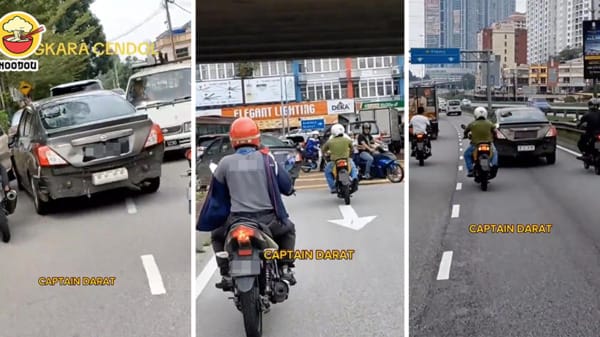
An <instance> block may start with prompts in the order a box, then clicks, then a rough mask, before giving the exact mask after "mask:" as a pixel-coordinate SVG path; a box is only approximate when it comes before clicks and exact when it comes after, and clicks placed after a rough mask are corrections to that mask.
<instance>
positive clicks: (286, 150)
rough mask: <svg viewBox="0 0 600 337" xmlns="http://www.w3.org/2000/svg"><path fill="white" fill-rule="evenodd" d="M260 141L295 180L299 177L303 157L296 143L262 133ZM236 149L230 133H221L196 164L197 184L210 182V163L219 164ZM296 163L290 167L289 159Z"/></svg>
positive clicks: (205, 184)
mask: <svg viewBox="0 0 600 337" xmlns="http://www.w3.org/2000/svg"><path fill="white" fill-rule="evenodd" d="M260 142H261V144H262V145H263V146H265V147H268V148H269V149H270V150H271V153H272V154H273V156H274V157H275V160H276V161H277V162H278V163H280V164H281V165H283V166H284V167H286V168H287V169H288V172H290V175H291V176H292V179H293V180H296V178H298V175H299V173H300V166H301V163H302V158H301V156H300V154H299V152H298V149H297V147H296V146H294V145H288V144H286V143H284V142H282V141H281V140H279V138H277V137H275V136H270V135H264V134H263V135H261V136H260ZM233 153H234V150H233V148H232V147H231V141H230V140H229V135H220V136H219V137H218V138H215V139H214V140H213V141H212V142H211V143H210V144H209V145H208V146H207V147H206V149H205V150H204V153H203V155H202V157H201V158H200V159H199V160H198V163H197V165H196V174H197V179H198V182H197V186H198V187H199V188H200V189H202V188H204V187H206V186H208V184H209V183H210V180H211V177H212V172H211V170H210V164H211V163H215V164H218V163H219V161H220V160H221V158H223V157H225V156H227V155H230V154H233ZM292 158H293V160H294V162H295V164H294V165H293V166H292V167H290V166H288V165H287V163H286V162H287V161H288V160H290V159H292Z"/></svg>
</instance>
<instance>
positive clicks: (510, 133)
mask: <svg viewBox="0 0 600 337" xmlns="http://www.w3.org/2000/svg"><path fill="white" fill-rule="evenodd" d="M549 129H550V123H544V122H531V123H523V122H520V123H503V124H500V126H499V130H500V132H502V134H504V136H506V138H507V139H509V140H512V141H519V140H532V139H539V138H543V137H544V136H545V135H546V133H547V132H548V130H549Z"/></svg>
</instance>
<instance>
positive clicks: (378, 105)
mask: <svg viewBox="0 0 600 337" xmlns="http://www.w3.org/2000/svg"><path fill="white" fill-rule="evenodd" d="M403 107H404V101H384V102H363V103H361V105H360V109H361V110H367V109H385V108H403Z"/></svg>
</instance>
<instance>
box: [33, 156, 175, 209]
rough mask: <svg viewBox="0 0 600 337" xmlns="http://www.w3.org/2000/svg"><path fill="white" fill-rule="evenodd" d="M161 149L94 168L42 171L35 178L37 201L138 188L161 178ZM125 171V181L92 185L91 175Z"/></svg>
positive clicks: (49, 169) (43, 169)
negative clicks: (124, 169)
mask: <svg viewBox="0 0 600 337" xmlns="http://www.w3.org/2000/svg"><path fill="white" fill-rule="evenodd" d="M163 155H164V146H163V145H161V146H157V147H154V148H152V149H150V150H147V151H143V152H141V153H140V154H138V155H136V156H134V157H129V158H124V159H120V160H116V161H113V162H109V163H105V164H100V165H96V166H93V167H85V168H77V167H73V166H67V167H57V168H42V169H41V170H40V176H39V177H34V183H36V184H37V186H38V190H39V191H40V199H42V200H43V201H48V200H49V199H61V198H71V197H80V196H84V195H89V194H93V193H98V192H102V191H108V190H113V189H118V188H132V189H137V188H138V185H139V184H140V183H142V182H144V181H145V180H147V179H152V178H158V177H160V176H161V171H162V161H163ZM123 167H124V168H127V173H128V178H127V179H126V180H121V181H117V182H111V183H107V184H103V185H94V184H93V183H92V176H93V174H94V173H98V172H103V171H107V170H112V169H116V168H123Z"/></svg>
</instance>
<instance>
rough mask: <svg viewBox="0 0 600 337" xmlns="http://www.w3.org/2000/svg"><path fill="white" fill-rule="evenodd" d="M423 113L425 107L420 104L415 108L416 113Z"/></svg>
mask: <svg viewBox="0 0 600 337" xmlns="http://www.w3.org/2000/svg"><path fill="white" fill-rule="evenodd" d="M424 113H425V108H424V107H422V106H420V107H418V108H417V114H419V115H422V114H424Z"/></svg>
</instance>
